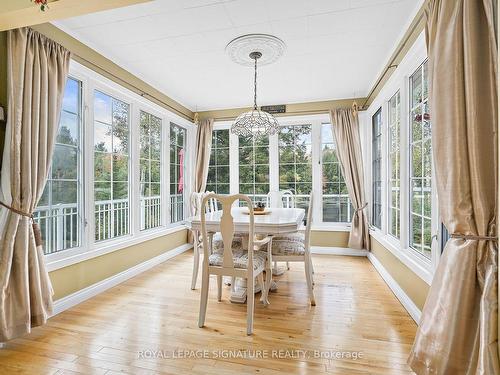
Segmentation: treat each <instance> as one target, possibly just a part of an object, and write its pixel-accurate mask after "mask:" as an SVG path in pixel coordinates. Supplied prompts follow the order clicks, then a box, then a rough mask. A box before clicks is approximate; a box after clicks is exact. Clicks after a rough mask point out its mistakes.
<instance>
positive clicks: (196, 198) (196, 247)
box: [191, 191, 217, 290]
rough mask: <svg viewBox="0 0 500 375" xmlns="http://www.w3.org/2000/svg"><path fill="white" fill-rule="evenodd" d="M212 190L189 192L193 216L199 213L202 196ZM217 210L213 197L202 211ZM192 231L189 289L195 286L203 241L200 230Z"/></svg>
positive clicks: (210, 192) (211, 192)
mask: <svg viewBox="0 0 500 375" xmlns="http://www.w3.org/2000/svg"><path fill="white" fill-rule="evenodd" d="M213 193H214V192H213V191H208V192H205V193H196V192H193V193H191V214H192V215H193V216H198V215H200V213H201V207H202V206H201V202H202V201H203V198H204V197H205V196H206V195H208V194H213ZM214 211H217V202H216V201H215V199H213V198H212V199H209V200H208V202H207V205H206V207H205V210H204V212H214ZM192 233H193V252H194V257H193V274H192V277H191V289H193V290H194V289H195V288H196V280H197V279H198V269H199V268H200V255H201V251H200V250H201V247H202V246H203V243H202V241H201V238H200V232H199V231H197V230H192Z"/></svg>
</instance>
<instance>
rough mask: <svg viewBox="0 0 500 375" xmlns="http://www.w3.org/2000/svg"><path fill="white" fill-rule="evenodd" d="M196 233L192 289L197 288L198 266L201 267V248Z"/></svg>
mask: <svg viewBox="0 0 500 375" xmlns="http://www.w3.org/2000/svg"><path fill="white" fill-rule="evenodd" d="M193 233H194V257H193V276H192V279H191V290H194V289H196V279H197V278H198V268H199V267H200V249H199V247H198V239H197V237H198V234H197V233H196V232H193Z"/></svg>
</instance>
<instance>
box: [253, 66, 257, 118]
mask: <svg viewBox="0 0 500 375" xmlns="http://www.w3.org/2000/svg"><path fill="white" fill-rule="evenodd" d="M253 109H257V56H255V74H254V82H253Z"/></svg>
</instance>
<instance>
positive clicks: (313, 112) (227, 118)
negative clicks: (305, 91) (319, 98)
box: [214, 108, 364, 121]
mask: <svg viewBox="0 0 500 375" xmlns="http://www.w3.org/2000/svg"><path fill="white" fill-rule="evenodd" d="M358 110H359V111H364V110H363V109H361V108H359V109H358ZM242 111H244V110H243V109H242ZM327 113H330V109H316V110H311V111H308V110H303V111H294V112H285V113H277V114H276V115H277V117H288V116H296V115H322V114H327ZM236 117H237V116H224V117H214V121H230V120H234V119H235V118H236Z"/></svg>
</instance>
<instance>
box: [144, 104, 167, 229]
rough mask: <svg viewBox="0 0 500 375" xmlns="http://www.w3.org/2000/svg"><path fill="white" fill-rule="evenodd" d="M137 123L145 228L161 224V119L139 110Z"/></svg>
mask: <svg viewBox="0 0 500 375" xmlns="http://www.w3.org/2000/svg"><path fill="white" fill-rule="evenodd" d="M139 125H140V126H139V142H140V160H139V164H140V167H139V176H140V177H139V178H140V194H141V196H140V206H141V207H140V224H141V230H145V229H151V228H156V227H159V226H160V225H161V207H162V204H161V203H162V202H161V188H162V186H161V175H162V173H161V170H162V163H161V160H162V153H161V119H160V118H159V117H156V116H153V115H152V114H149V113H147V112H144V111H141V112H140V123H139Z"/></svg>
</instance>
